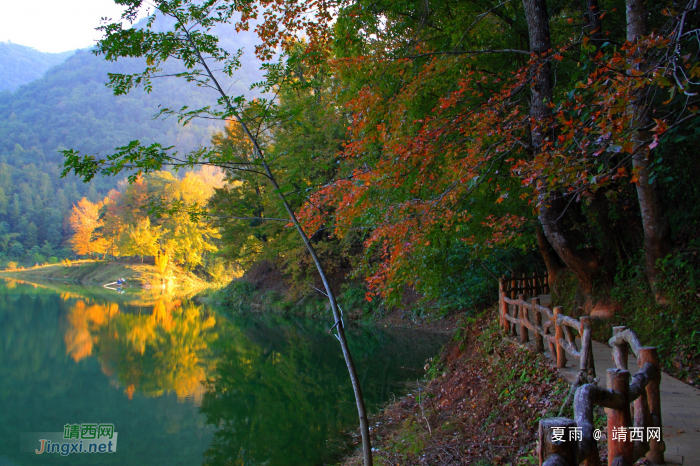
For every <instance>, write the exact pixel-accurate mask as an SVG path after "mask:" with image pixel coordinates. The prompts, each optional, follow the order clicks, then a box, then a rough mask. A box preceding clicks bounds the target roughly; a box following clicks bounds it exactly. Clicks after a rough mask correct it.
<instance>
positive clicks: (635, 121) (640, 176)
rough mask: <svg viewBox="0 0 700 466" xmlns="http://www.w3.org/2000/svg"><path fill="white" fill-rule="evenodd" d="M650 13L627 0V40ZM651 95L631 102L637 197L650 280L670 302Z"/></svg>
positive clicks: (642, 31)
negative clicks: (663, 274) (663, 276)
mask: <svg viewBox="0 0 700 466" xmlns="http://www.w3.org/2000/svg"><path fill="white" fill-rule="evenodd" d="M646 14H647V12H646V8H645V6H644V1H643V0H627V40H628V41H629V42H635V41H637V40H639V38H640V37H642V36H644V35H646V33H647V25H646ZM635 58H637V57H632V58H631V61H630V64H631V66H632V69H633V71H642V68H643V66H644V65H643V61H642V62H639V63H635ZM648 98H649V96H648V92H647V91H646V90H644V89H641V90H639V91H637V94H636V95H634V96H633V97H632V99H631V103H630V112H631V113H632V128H634V132H633V133H632V140H633V142H634V155H633V157H632V166H633V168H634V173H635V175H636V177H637V183H636V187H637V197H638V199H639V209H640V211H641V215H642V226H643V228H644V259H645V265H646V275H647V280H648V281H649V285H651V289H652V291H653V293H654V299H655V300H656V302H657V303H658V304H666V303H667V302H668V299H667V297H666V294H665V292H664V291H663V290H661V289H660V286H659V283H658V281H659V274H660V270H659V267H658V266H657V262H658V261H659V260H660V259H663V258H664V257H666V255H667V254H668V253H669V252H670V251H671V227H670V225H669V222H668V219H667V218H666V215H665V214H664V211H663V208H662V206H661V200H660V196H659V185H658V183H657V182H656V181H654V182H651V172H650V170H649V165H650V163H651V150H650V149H649V143H650V142H651V139H652V134H651V131H650V129H651V127H652V125H653V120H652V118H651V109H650V105H649V102H648Z"/></svg>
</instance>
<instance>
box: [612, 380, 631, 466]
mask: <svg viewBox="0 0 700 466" xmlns="http://www.w3.org/2000/svg"><path fill="white" fill-rule="evenodd" d="M607 383H608V389H609V390H614V391H616V392H619V393H621V394H622V395H623V396H624V397H625V399H626V400H629V392H630V373H629V371H626V370H623V369H608V372H607ZM605 414H607V416H608V429H607V432H608V466H613V465H619V464H628V465H631V464H634V451H633V444H632V442H631V441H630V432H629V429H628V427H629V426H631V425H632V421H631V416H630V407H629V403H628V402H626V403H625V404H624V408H622V409H619V410H618V409H612V408H605ZM621 461H626V462H621Z"/></svg>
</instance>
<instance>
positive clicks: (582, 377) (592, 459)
mask: <svg viewBox="0 0 700 466" xmlns="http://www.w3.org/2000/svg"><path fill="white" fill-rule="evenodd" d="M548 288H549V285H548V283H547V279H546V277H544V278H543V277H537V276H533V277H523V278H511V279H508V278H505V277H504V278H502V279H501V280H500V281H499V311H500V312H499V314H500V322H501V325H502V328H503V331H504V333H505V334H506V336H516V337H517V336H518V331H517V330H519V334H520V335H519V339H520V342H521V343H523V344H525V343H528V341H529V331H532V332H533V333H534V338H535V345H534V348H535V351H538V352H544V342H545V341H546V342H547V344H548V346H549V350H550V354H551V355H552V357H556V364H557V368H563V367H565V366H566V353H567V352H568V353H569V354H571V355H572V356H574V357H575V358H577V359H579V377H578V381H577V383H576V384H577V385H580V386H579V387H578V388H577V389H576V394H575V396H574V417H575V420H574V419H567V418H548V419H541V420H540V426H539V447H538V451H539V462H540V465H546V466H555V465H558V466H573V465H578V464H581V463H583V464H585V465H587V466H597V465H600V464H601V461H600V457H599V454H598V447H597V440H599V439H600V438H601V437H600V434H601V433H600V432H596V431H595V428H594V424H593V409H594V407H595V406H602V407H604V408H605V410H606V414H607V419H608V421H607V438H608V465H609V466H613V465H616V466H623V465H632V464H634V462H635V461H636V460H638V459H639V458H642V457H643V456H645V455H646V459H647V460H649V461H650V462H651V463H653V464H663V463H664V450H665V444H664V441H663V428H662V425H661V395H660V391H659V383H660V380H661V370H660V367H659V358H658V354H657V350H656V348H654V347H645V346H642V345H641V343H640V342H639V338H638V337H637V335H636V334H635V333H634V332H633V331H632V330H629V329H626V328H625V327H613V336H612V338H611V339H610V340H609V342H608V344H609V345H610V346H611V347H612V358H613V361H615V366H616V367H615V368H613V369H608V371H607V374H606V375H607V386H608V388H607V389H604V388H601V387H599V386H598V385H597V384H596V383H595V382H596V379H595V365H594V361H593V351H592V344H591V325H590V318H589V317H580V318H579V319H574V318H572V317H569V316H566V315H564V311H563V308H562V307H560V306H558V307H555V308H554V309H553V310H552V309H549V308H548V307H544V306H540V303H539V299H538V298H537V297H536V296H537V295H538V294H540V293H542V292H544V291H548ZM516 294H517V295H516ZM516 296H517V297H516ZM528 297H532V299H530V302H529V303H528V302H527V301H526V299H527V298H528ZM530 311H532V313H533V316H534V322H533V321H532V320H531V319H530ZM543 322H544V323H543ZM552 327H553V328H554V334H552ZM574 330H575V331H576V332H577V333H578V335H579V337H580V339H581V349H580V350H579V348H578V345H577V344H576V335H575V334H574ZM630 350H631V351H632V353H633V354H634V355H635V356H636V357H637V364H638V365H639V368H640V371H639V372H638V373H637V374H636V375H635V376H634V377H632V378H630V373H629V371H628V368H627V359H628V355H629V351H630ZM555 355H556V356H555ZM630 405H632V410H630ZM572 431H573V432H574V436H573V437H570V435H571V432H572ZM555 432H558V433H561V432H564V436H563V438H561V439H560V438H558V436H555V435H554V433H555ZM640 435H641V437H640Z"/></svg>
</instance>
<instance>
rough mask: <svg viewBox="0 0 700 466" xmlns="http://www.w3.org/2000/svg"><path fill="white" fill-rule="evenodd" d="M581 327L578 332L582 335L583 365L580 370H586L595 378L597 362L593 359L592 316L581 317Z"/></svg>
mask: <svg viewBox="0 0 700 466" xmlns="http://www.w3.org/2000/svg"><path fill="white" fill-rule="evenodd" d="M579 321H580V322H581V327H580V328H579V331H578V333H579V334H580V335H581V365H580V366H579V370H581V371H585V372H586V374H587V375H588V376H589V377H591V378H595V376H596V374H595V362H594V361H593V344H592V342H591V318H590V317H585V316H584V317H581V318H579Z"/></svg>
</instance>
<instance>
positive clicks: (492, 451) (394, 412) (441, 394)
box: [343, 310, 605, 466]
mask: <svg viewBox="0 0 700 466" xmlns="http://www.w3.org/2000/svg"><path fill="white" fill-rule="evenodd" d="M426 370H427V374H426V381H421V382H417V383H416V385H415V386H414V387H413V389H412V390H411V392H412V393H411V394H409V395H408V396H407V397H405V398H403V399H401V400H398V401H397V402H396V403H393V404H391V405H388V406H387V407H386V408H385V409H384V410H383V411H382V412H380V413H379V414H378V415H376V416H374V417H373V419H372V420H371V425H372V426H373V427H372V437H373V447H374V448H375V453H374V454H375V458H376V460H377V463H378V464H386V465H426V464H431V465H432V464H439V465H467V464H470V465H487V464H488V465H491V464H514V465H528V464H537V452H536V440H537V429H538V421H539V419H540V418H541V417H554V416H557V415H558V413H559V410H560V408H561V406H562V403H563V400H564V398H565V397H566V394H567V392H568V389H569V385H568V384H567V383H566V382H565V381H564V380H563V379H562V378H561V377H560V376H559V375H558V373H557V372H556V370H555V369H552V368H551V367H550V366H549V364H548V363H547V361H546V360H545V359H544V358H543V357H542V356H538V355H536V354H534V353H531V352H530V351H528V350H527V349H524V348H521V347H519V346H517V345H514V344H512V343H509V342H506V341H504V340H503V339H502V338H501V335H500V331H499V329H498V325H497V319H496V313H495V310H491V311H488V312H486V313H485V314H484V315H482V316H481V317H479V318H478V319H465V320H464V321H463V322H462V324H461V326H460V329H459V331H458V332H457V333H456V334H455V338H454V339H453V341H452V342H451V343H450V344H448V345H447V346H446V348H445V349H444V351H443V353H442V354H441V355H440V357H439V358H435V361H428V362H427V364H426ZM570 410H571V408H570V407H569V408H568V409H566V410H565V411H564V415H570ZM596 421H597V423H598V424H600V425H601V426H602V425H604V422H605V421H604V414H603V412H602V410H599V411H597V413H596ZM358 441H359V440H358ZM358 445H359V443H358ZM361 464H362V457H361V451H357V452H355V454H354V455H352V456H351V457H349V458H347V459H346V460H345V462H344V463H343V465H344V466H359V465H361Z"/></svg>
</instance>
